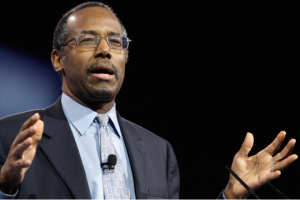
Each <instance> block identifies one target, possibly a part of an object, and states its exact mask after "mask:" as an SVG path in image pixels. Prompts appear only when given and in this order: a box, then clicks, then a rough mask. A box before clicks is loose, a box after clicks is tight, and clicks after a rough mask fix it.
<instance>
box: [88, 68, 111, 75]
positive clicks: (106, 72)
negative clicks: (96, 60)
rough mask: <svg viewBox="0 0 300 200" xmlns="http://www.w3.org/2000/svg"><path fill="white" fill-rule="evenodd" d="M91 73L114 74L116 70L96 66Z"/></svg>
mask: <svg viewBox="0 0 300 200" xmlns="http://www.w3.org/2000/svg"><path fill="white" fill-rule="evenodd" d="M91 73H93V74H107V75H113V74H114V72H113V71H112V70H111V69H109V68H105V67H99V68H95V69H93V70H92V71H91Z"/></svg>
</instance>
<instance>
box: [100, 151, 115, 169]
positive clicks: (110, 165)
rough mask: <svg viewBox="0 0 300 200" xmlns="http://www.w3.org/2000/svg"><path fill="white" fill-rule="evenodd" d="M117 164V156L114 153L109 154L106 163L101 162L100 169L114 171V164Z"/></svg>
mask: <svg viewBox="0 0 300 200" xmlns="http://www.w3.org/2000/svg"><path fill="white" fill-rule="evenodd" d="M116 164H117V156H116V155H115V154H109V155H108V158H107V162H106V163H101V167H102V170H103V171H104V172H105V171H108V170H109V171H110V172H111V173H113V172H114V169H115V165H116Z"/></svg>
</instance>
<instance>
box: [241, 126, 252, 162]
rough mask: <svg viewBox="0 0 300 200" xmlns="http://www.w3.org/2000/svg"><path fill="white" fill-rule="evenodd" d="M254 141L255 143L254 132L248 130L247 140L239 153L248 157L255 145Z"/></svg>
mask: <svg viewBox="0 0 300 200" xmlns="http://www.w3.org/2000/svg"><path fill="white" fill-rule="evenodd" d="M253 143H254V137H253V135H252V133H249V132H248V133H247V135H246V137H245V140H244V142H243V144H242V146H241V148H240V150H239V151H238V153H237V154H238V155H240V156H242V157H247V156H248V154H249V152H250V151H251V149H252V147H253Z"/></svg>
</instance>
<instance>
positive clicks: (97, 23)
mask: <svg viewBox="0 0 300 200" xmlns="http://www.w3.org/2000/svg"><path fill="white" fill-rule="evenodd" d="M67 26H68V30H69V36H71V37H74V36H76V35H78V34H81V33H82V32H83V31H89V30H93V31H95V32H96V33H97V34H99V35H100V36H105V35H106V34H109V33H110V32H115V33H119V34H123V31H122V27H121V25H120V22H119V20H118V19H117V17H116V16H115V15H114V14H113V13H111V12H110V11H108V10H106V9H105V8H102V7H88V8H84V9H82V10H79V11H76V12H75V13H73V14H71V15H70V16H69V18H68V21H67Z"/></svg>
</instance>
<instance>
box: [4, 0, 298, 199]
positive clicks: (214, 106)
mask: <svg viewBox="0 0 300 200" xmlns="http://www.w3.org/2000/svg"><path fill="white" fill-rule="evenodd" d="M82 2H84V1H78V0H73V1H57V0H51V1H34V0H33V1H1V3H0V5H1V8H2V9H1V12H0V16H1V19H2V20H1V24H0V25H1V33H0V34H1V37H0V118H1V117H4V116H7V115H10V114H14V113H18V112H23V111H26V110H30V109H37V108H45V107H48V106H49V105H51V104H52V103H53V102H54V101H55V100H56V99H57V98H58V97H59V96H60V95H61V88H60V87H61V82H60V79H59V76H58V75H57V74H56V72H55V71H54V70H53V68H52V64H51V61H50V53H51V50H52V34H53V31H54V28H55V26H56V23H57V22H58V21H59V19H60V18H61V16H62V15H63V14H64V13H65V12H66V11H68V10H69V9H71V8H73V7H74V6H76V5H77V4H79V3H82ZM103 2H104V3H106V4H108V5H110V6H111V7H112V8H113V10H114V11H115V12H116V13H117V15H118V17H119V18H120V19H121V20H122V22H123V24H124V25H125V27H126V29H127V32H128V36H129V38H130V39H131V40H132V43H131V44H130V48H129V61H128V63H127V66H126V67H127V69H126V70H127V71H126V78H125V82H124V85H123V88H122V90H121V92H120V93H119V95H118V97H117V100H116V103H117V109H118V111H119V112H120V114H121V115H122V116H123V117H124V118H127V119H129V120H130V121H133V122H135V123H137V124H139V125H141V126H143V127H145V128H147V129H149V130H150V131H153V132H154V133H156V134H158V135H159V136H161V137H163V138H165V139H166V140H168V141H170V143H171V144H172V146H173V148H174V151H175V153H176V155H177V159H178V163H179V166H180V172H181V180H182V181H181V198H186V199H189V198H197V199H199V198H201V199H202V198H206V199H210V198H211V199H214V198H216V197H217V196H218V194H219V193H220V192H221V190H222V189H223V188H224V187H225V186H226V184H227V181H228V172H227V171H226V169H225V167H224V166H225V165H226V164H227V165H230V164H231V162H232V159H233V156H234V154H235V153H236V152H237V151H238V150H239V148H240V145H241V144H242V142H243V140H244V137H245V135H246V133H247V132H252V133H253V134H254V137H255V143H254V148H253V149H252V151H251V153H250V154H256V153H257V152H258V151H260V150H261V149H262V148H264V147H265V146H267V145H268V144H269V143H270V142H271V141H272V140H273V139H274V138H275V136H276V135H277V133H278V132H279V131H281V130H285V131H287V139H286V141H285V143H284V145H285V144H286V142H287V141H288V140H289V139H291V138H296V139H300V137H299V121H300V106H299V102H300V97H299V94H298V93H299V91H298V90H299V86H300V80H299V73H300V69H299V66H300V63H299V46H300V45H299V30H298V27H299V19H300V17H299V9H300V7H299V5H300V3H299V1H297V0H293V1H287V0H273V1H266V0H260V1H253V0H251V1H250V0H243V1H226V0H225V1H224V0H223V1H221V0H219V1H216V0H202V1H191V0H190V1H156V0H154V1H149V2H146V1H116V0H104V1H103ZM154 119H155V120H154ZM294 151H295V153H297V154H299V147H297V145H296V148H295V150H294ZM299 166H300V163H299V161H296V163H294V164H293V165H292V166H290V167H289V168H288V169H287V170H286V171H284V172H283V173H282V175H281V177H280V178H279V179H277V180H274V181H273V182H272V183H273V184H274V185H275V186H277V187H278V188H279V189H280V190H281V191H282V192H283V193H284V194H285V195H286V196H287V197H289V198H299V197H300V195H299V192H297V189H299V188H298V187H296V185H297V183H296V181H298V180H299V178H300V176H299V171H298V170H297V168H299ZM257 194H258V195H259V196H260V197H261V198H269V199H271V198H282V197H281V196H279V195H277V194H275V192H274V191H273V190H271V189H270V187H268V186H264V187H262V188H260V189H259V190H258V191H257Z"/></svg>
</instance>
